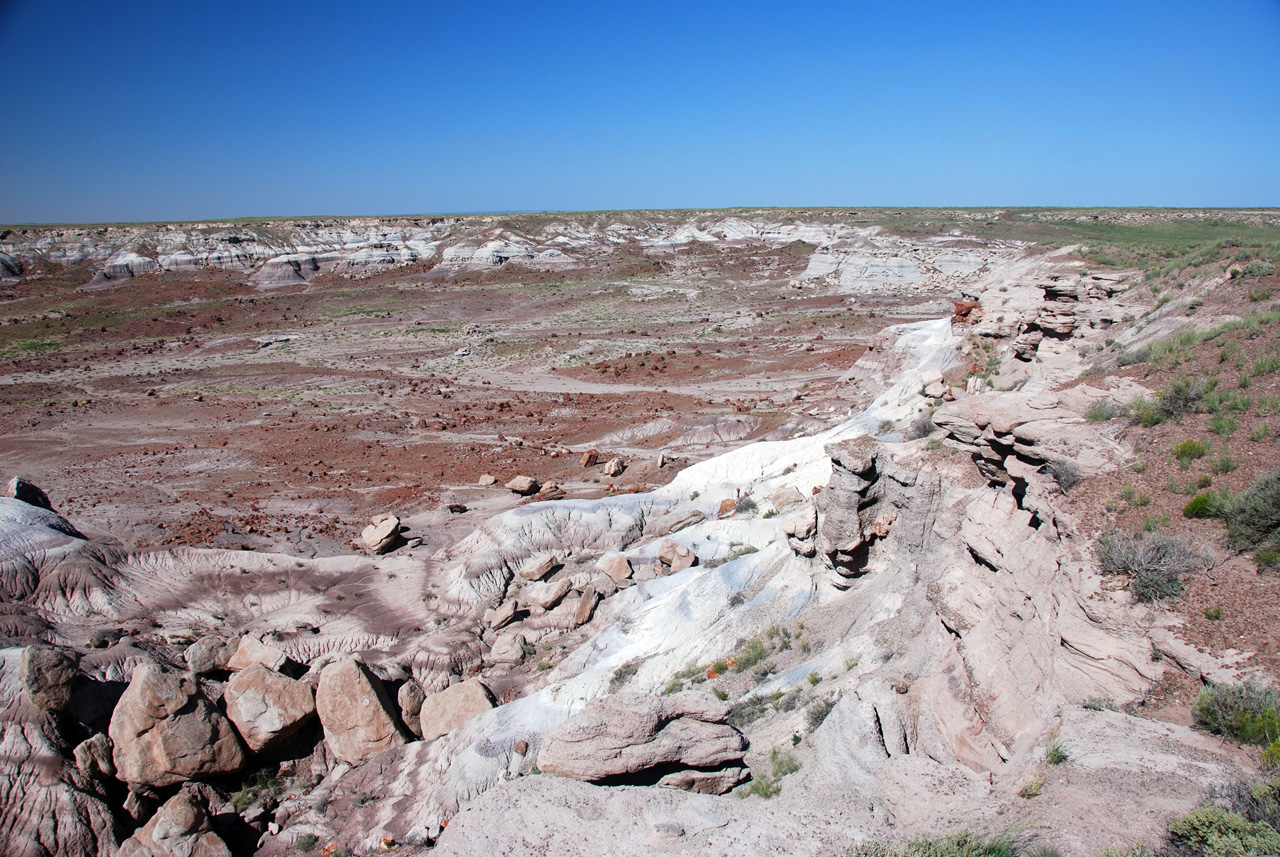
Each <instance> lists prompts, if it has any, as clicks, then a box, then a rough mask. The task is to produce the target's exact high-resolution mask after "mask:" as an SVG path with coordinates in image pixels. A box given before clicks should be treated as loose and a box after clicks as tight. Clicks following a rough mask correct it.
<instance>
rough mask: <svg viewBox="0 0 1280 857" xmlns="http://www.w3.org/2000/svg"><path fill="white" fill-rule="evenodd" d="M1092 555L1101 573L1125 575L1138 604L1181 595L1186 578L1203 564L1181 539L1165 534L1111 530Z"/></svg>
mask: <svg viewBox="0 0 1280 857" xmlns="http://www.w3.org/2000/svg"><path fill="white" fill-rule="evenodd" d="M1096 552H1097V555H1098V564H1099V566H1101V568H1102V571H1103V573H1104V574H1127V575H1129V576H1130V578H1131V580H1130V584H1129V589H1130V591H1131V592H1132V593H1133V596H1134V598H1136V599H1138V600H1139V601H1142V602H1152V601H1162V600H1164V599H1166V598H1176V597H1177V596H1179V595H1181V594H1182V590H1183V587H1184V585H1185V584H1184V578H1185V577H1186V575H1188V574H1190V573H1191V572H1192V571H1194V570H1195V569H1196V568H1198V567H1199V566H1201V565H1202V564H1203V563H1204V558H1203V557H1202V556H1201V555H1200V552H1199V551H1197V550H1196V549H1195V548H1194V547H1192V546H1191V545H1190V544H1189V543H1188V542H1187V541H1186V540H1185V539H1182V538H1180V537H1178V536H1174V535H1170V534H1168V533H1126V532H1123V531H1120V530H1112V531H1111V532H1109V533H1107V534H1105V535H1103V536H1102V537H1101V538H1099V539H1098V544H1097V548H1096Z"/></svg>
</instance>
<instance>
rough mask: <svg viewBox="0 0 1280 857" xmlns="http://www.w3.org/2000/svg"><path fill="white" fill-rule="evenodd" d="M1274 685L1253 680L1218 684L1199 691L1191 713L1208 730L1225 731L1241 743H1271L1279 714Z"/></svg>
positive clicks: (1279, 732)
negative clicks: (1241, 682)
mask: <svg viewBox="0 0 1280 857" xmlns="http://www.w3.org/2000/svg"><path fill="white" fill-rule="evenodd" d="M1277 705H1280V695H1277V693H1276V690H1275V688H1272V687H1267V686H1264V685H1260V684H1255V683H1253V682H1248V681H1247V682H1245V683H1244V684H1218V685H1214V686H1213V687H1207V688H1205V689H1204V690H1202V691H1200V695H1199V696H1198V697H1196V701H1195V703H1194V704H1193V705H1192V706H1191V715H1192V716H1193V717H1194V718H1195V719H1196V722H1198V723H1200V724H1202V725H1203V726H1204V727H1205V728H1207V729H1208V730H1209V731H1210V732H1216V733H1218V734H1219V735H1228V736H1230V737H1232V738H1234V739H1236V740H1237V741H1239V742H1240V743H1241V744H1270V743H1272V742H1273V741H1275V740H1277V739H1280V716H1278V715H1277V714H1276V706H1277Z"/></svg>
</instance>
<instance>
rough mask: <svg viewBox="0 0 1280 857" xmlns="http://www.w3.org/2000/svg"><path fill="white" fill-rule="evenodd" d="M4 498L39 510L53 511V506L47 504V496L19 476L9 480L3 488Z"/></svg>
mask: <svg viewBox="0 0 1280 857" xmlns="http://www.w3.org/2000/svg"><path fill="white" fill-rule="evenodd" d="M4 496H6V497H12V498H13V499H15V500H21V501H22V502H24V503H26V504H27V505H29V506H38V507H40V508H41V509H48V510H49V511H50V512H52V511H53V504H52V503H50V502H49V495H48V494H46V493H44V491H41V490H40V488H39V487H38V486H36V485H33V484H32V483H30V482H28V481H27V480H25V479H23V478H22V477H21V476H15V477H13V478H12V479H10V480H9V484H8V485H7V486H5V493H4Z"/></svg>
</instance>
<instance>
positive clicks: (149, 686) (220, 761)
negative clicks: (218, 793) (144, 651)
mask: <svg viewBox="0 0 1280 857" xmlns="http://www.w3.org/2000/svg"><path fill="white" fill-rule="evenodd" d="M107 734H108V735H110V736H111V741H112V744H113V745H114V749H113V754H112V760H113V761H114V763H115V767H116V772H117V776H119V778H120V779H122V780H124V781H125V782H126V783H131V784H135V785H147V786H156V787H161V786H170V785H174V784H176V783H180V782H184V781H186V780H192V779H198V778H201V777H213V776H218V775H221V774H229V773H232V772H234V771H238V770H240V768H242V767H244V762H245V753H244V748H243V747H242V746H241V744H240V739H239V738H238V737H236V732H235V729H234V728H233V727H232V726H231V722H230V721H229V720H227V718H226V717H225V716H223V714H222V713H221V712H220V711H218V709H216V708H215V707H214V706H213V705H212V704H211V703H210V702H209V701H208V700H207V699H205V697H204V694H202V693H201V692H200V688H199V685H198V684H197V682H196V678H195V676H193V675H191V674H190V673H172V672H166V671H164V670H163V669H161V668H160V667H159V666H156V665H155V664H142V665H141V666H139V667H137V668H136V669H134V671H133V678H132V680H131V681H130V682H129V687H128V688H127V689H126V690H125V692H124V695H123V696H121V697H120V701H119V702H118V703H116V707H115V711H113V712H112V714H111V725H110V727H109V728H108V729H107Z"/></svg>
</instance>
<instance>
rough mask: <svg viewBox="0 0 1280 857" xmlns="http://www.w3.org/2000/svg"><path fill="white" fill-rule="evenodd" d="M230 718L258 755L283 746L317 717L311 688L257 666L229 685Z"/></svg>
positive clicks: (242, 671) (233, 679)
mask: <svg viewBox="0 0 1280 857" xmlns="http://www.w3.org/2000/svg"><path fill="white" fill-rule="evenodd" d="M224 698H225V700H226V703H227V716H228V717H230V718H231V722H232V723H234V724H235V725H236V729H238V730H239V732H240V737H241V738H243V739H244V742H245V743H246V744H248V745H249V749H250V750H253V751H254V752H255V753H260V752H265V751H271V750H275V749H278V748H280V747H281V746H283V745H284V744H285V743H286V742H287V741H288V740H289V739H290V738H291V737H293V735H294V734H295V733H296V732H297V731H298V730H299V729H300V728H301V727H302V726H303V725H304V724H305V723H306V722H307V721H308V720H310V719H311V718H312V717H314V716H315V714H316V702H315V696H314V695H313V693H312V691H311V687H310V685H307V684H305V683H303V682H300V681H294V680H293V679H291V678H289V677H288V676H283V675H280V673H278V672H273V671H272V670H270V669H268V668H267V667H265V666H263V665H262V664H254V665H253V666H250V667H248V668H247V669H244V670H241V671H240V672H237V673H236V674H235V675H233V676H232V677H231V681H230V682H228V683H227V689H226V694H225V697H224Z"/></svg>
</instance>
